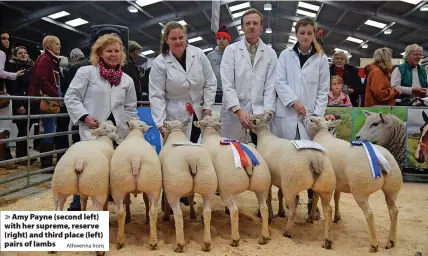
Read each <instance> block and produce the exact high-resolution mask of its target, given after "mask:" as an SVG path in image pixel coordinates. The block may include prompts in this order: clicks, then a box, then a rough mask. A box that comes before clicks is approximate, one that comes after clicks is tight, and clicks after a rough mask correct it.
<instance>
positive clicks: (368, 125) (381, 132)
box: [355, 110, 394, 146]
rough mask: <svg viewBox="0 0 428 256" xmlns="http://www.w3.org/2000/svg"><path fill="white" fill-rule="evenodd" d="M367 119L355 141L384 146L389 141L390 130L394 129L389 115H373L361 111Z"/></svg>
mask: <svg viewBox="0 0 428 256" xmlns="http://www.w3.org/2000/svg"><path fill="white" fill-rule="evenodd" d="M363 112H364V115H365V116H366V117H367V118H366V122H365V123H364V125H363V127H361V129H360V131H359V132H358V133H357V135H356V137H355V138H356V139H357V140H360V141H370V142H372V143H374V144H378V145H381V146H385V145H387V144H388V142H389V141H390V140H391V138H390V137H389V136H388V134H390V132H388V131H389V130H391V129H394V120H393V119H392V117H391V115H388V114H382V113H373V112H369V111H365V110H364V111H363Z"/></svg>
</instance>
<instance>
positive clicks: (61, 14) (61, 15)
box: [48, 11, 70, 20]
mask: <svg viewBox="0 0 428 256" xmlns="http://www.w3.org/2000/svg"><path fill="white" fill-rule="evenodd" d="M67 15H70V13H68V12H65V11H62V12H57V13H54V14H51V15H49V16H48V17H49V18H51V19H54V20H55V19H59V18H62V17H65V16H67Z"/></svg>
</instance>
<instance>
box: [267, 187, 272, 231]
mask: <svg viewBox="0 0 428 256" xmlns="http://www.w3.org/2000/svg"><path fill="white" fill-rule="evenodd" d="M267 207H268V212H269V223H272V218H273V208H272V186H271V187H270V188H269V194H268V199H267Z"/></svg>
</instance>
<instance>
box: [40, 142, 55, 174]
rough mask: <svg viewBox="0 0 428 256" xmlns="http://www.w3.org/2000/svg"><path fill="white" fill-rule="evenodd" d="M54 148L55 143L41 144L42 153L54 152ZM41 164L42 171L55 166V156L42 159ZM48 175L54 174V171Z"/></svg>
mask: <svg viewBox="0 0 428 256" xmlns="http://www.w3.org/2000/svg"><path fill="white" fill-rule="evenodd" d="M53 148H54V144H53V142H45V141H41V142H40V153H45V152H49V151H52V150H53ZM40 164H41V166H40V168H41V169H44V168H48V167H51V166H52V164H53V155H49V156H44V157H40ZM46 173H53V170H52V171H50V172H46Z"/></svg>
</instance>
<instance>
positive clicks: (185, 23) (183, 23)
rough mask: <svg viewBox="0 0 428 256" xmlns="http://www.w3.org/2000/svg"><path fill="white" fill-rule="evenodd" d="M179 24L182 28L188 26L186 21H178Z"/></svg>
mask: <svg viewBox="0 0 428 256" xmlns="http://www.w3.org/2000/svg"><path fill="white" fill-rule="evenodd" d="M178 23H180V24H181V25H182V26H186V25H187V22H185V21H184V20H180V21H178Z"/></svg>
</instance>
